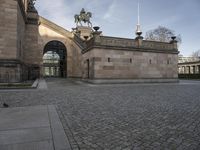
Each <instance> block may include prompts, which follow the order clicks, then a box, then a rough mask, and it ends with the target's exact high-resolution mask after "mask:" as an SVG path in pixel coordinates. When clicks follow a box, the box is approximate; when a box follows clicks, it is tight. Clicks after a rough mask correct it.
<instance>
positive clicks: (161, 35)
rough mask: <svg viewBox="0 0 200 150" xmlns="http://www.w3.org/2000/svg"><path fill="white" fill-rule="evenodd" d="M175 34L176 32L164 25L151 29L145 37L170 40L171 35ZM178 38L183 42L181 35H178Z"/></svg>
mask: <svg viewBox="0 0 200 150" xmlns="http://www.w3.org/2000/svg"><path fill="white" fill-rule="evenodd" d="M172 36H175V32H174V31H173V30H171V29H168V28H166V27H163V26H158V28H156V29H153V30H150V31H148V32H147V33H146V36H145V39H146V40H152V41H160V42H169V41H170V40H171V37H172ZM176 40H177V41H178V42H179V43H181V42H182V40H181V35H180V34H179V35H178V36H176Z"/></svg>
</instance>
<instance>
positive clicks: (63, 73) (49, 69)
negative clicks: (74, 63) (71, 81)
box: [43, 41, 67, 77]
mask: <svg viewBox="0 0 200 150" xmlns="http://www.w3.org/2000/svg"><path fill="white" fill-rule="evenodd" d="M66 59H67V49H66V47H65V45H64V44H63V43H62V42H60V41H50V42H48V43H47V44H46V45H45V47H44V50H43V76H44V77H67V60H66Z"/></svg>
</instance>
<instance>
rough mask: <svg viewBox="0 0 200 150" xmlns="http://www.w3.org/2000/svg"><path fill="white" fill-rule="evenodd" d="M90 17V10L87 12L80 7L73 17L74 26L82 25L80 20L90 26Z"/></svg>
mask: <svg viewBox="0 0 200 150" xmlns="http://www.w3.org/2000/svg"><path fill="white" fill-rule="evenodd" d="M90 18H92V13H91V12H87V13H86V11H85V9H84V8H82V10H81V12H80V15H77V14H76V15H74V19H75V23H76V26H78V24H80V25H81V26H83V25H82V22H84V23H87V24H88V27H92V23H91V22H90Z"/></svg>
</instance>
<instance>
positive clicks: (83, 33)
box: [77, 26, 93, 40]
mask: <svg viewBox="0 0 200 150" xmlns="http://www.w3.org/2000/svg"><path fill="white" fill-rule="evenodd" d="M77 32H78V33H79V35H80V38H81V39H83V40H89V39H90V38H91V36H92V34H91V33H92V32H93V31H92V28H91V27H86V26H78V27H77Z"/></svg>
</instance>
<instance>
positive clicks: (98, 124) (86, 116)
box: [0, 79, 200, 150]
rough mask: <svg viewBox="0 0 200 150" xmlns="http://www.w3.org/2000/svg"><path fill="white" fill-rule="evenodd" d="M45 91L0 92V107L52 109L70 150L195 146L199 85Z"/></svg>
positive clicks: (70, 86) (76, 86) (69, 84)
mask: <svg viewBox="0 0 200 150" xmlns="http://www.w3.org/2000/svg"><path fill="white" fill-rule="evenodd" d="M47 87H48V88H47V89H45V90H41V89H36V90H27V91H24V90H11V91H0V95H1V101H5V102H7V103H8V104H9V105H10V107H19V106H34V105H51V104H54V105H57V112H58V115H59V117H60V119H61V122H62V125H63V127H64V129H65V132H66V135H67V136H68V138H69V142H70V145H71V147H72V149H74V150H77V149H80V150H84V149H87V150H88V149H89V150H90V149H95V150H98V149H99V150H102V149H114V150H116V149H186V150H190V149H198V147H199V145H200V143H199V141H200V125H199V124H200V93H199V89H200V82H198V81H192V82H190V81H181V82H180V83H165V84H164V83H163V84H162V83H160V84H107V85H103V84H102V85H91V84H86V83H81V82H75V81H73V80H66V79H48V80H47ZM0 115H1V113H0ZM170 145H171V146H170Z"/></svg>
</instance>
